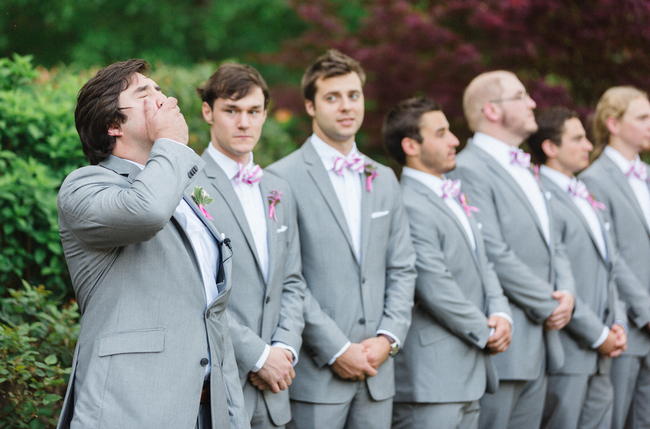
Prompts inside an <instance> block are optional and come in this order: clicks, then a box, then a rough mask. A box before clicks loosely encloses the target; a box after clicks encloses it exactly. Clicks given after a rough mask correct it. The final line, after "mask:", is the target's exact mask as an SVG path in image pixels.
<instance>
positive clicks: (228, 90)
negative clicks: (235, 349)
mask: <svg viewBox="0 0 650 429" xmlns="http://www.w3.org/2000/svg"><path fill="white" fill-rule="evenodd" d="M255 87H259V88H260V89H261V90H262V93H263V94H264V109H266V108H267V107H268V105H269V87H268V86H267V84H266V81H265V80H264V78H263V77H262V75H261V74H260V72H258V71H257V70H256V69H255V68H253V67H251V66H249V65H247V64H236V63H226V64H222V65H221V66H219V68H218V69H217V71H215V72H214V73H213V74H212V76H210V79H208V81H207V82H206V83H205V84H204V85H203V86H201V87H199V88H197V89H196V92H197V93H198V94H199V97H201V100H202V101H205V102H206V103H208V105H209V106H210V108H212V107H213V106H214V101H215V100H216V99H217V98H225V99H227V100H239V99H242V98H244V97H246V96H247V95H248V93H249V92H250V91H251V90H252V89H253V88H255Z"/></svg>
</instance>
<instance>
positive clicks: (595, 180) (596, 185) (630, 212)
mask: <svg viewBox="0 0 650 429" xmlns="http://www.w3.org/2000/svg"><path fill="white" fill-rule="evenodd" d="M580 178H581V179H582V180H584V182H585V183H586V184H587V186H588V187H589V190H590V191H591V192H593V194H594V196H595V197H596V198H597V199H598V200H599V201H602V202H603V203H604V204H605V205H606V206H607V210H606V216H607V217H608V218H609V221H610V224H611V232H612V237H613V239H614V244H615V246H616V248H617V249H619V251H620V253H621V256H622V258H623V259H624V260H625V262H626V263H627V265H628V266H629V268H630V269H631V271H632V273H633V274H634V276H635V277H636V279H627V281H626V280H620V281H619V280H617V282H616V284H617V286H618V292H619V295H620V297H621V299H622V300H623V301H624V302H625V304H626V305H627V314H628V318H629V320H630V321H631V322H632V323H631V326H630V329H629V331H628V350H627V352H626V353H629V354H632V355H636V356H643V355H646V354H648V352H650V335H648V333H647V332H643V331H641V330H640V329H639V327H643V326H645V325H646V324H647V323H648V322H650V263H649V261H650V229H649V228H648V225H647V224H646V222H645V219H644V217H643V212H642V211H641V207H640V206H639V203H638V202H637V201H636V197H635V196H634V192H633V191H632V188H631V187H630V185H629V183H628V182H627V177H625V175H624V174H623V172H621V170H620V169H619V168H618V166H616V164H614V162H613V161H612V160H611V159H610V158H609V157H608V156H607V155H604V154H603V155H602V156H600V157H599V158H598V159H597V160H596V161H594V163H593V164H592V165H591V166H590V167H589V168H587V169H586V170H585V171H584V172H583V173H582V174H581V175H580ZM623 278H624V279H625V277H623ZM634 280H636V281H634Z"/></svg>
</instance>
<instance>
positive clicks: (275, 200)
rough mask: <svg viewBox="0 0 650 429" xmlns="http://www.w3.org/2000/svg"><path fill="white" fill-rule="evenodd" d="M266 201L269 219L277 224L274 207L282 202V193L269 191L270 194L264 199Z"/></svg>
mask: <svg viewBox="0 0 650 429" xmlns="http://www.w3.org/2000/svg"><path fill="white" fill-rule="evenodd" d="M266 200H267V201H268V202H269V218H271V219H273V220H274V221H276V222H277V221H278V218H277V215H276V212H275V207H276V206H277V205H278V204H280V201H281V200H282V192H280V191H271V193H270V194H269V195H268V196H267V197H266Z"/></svg>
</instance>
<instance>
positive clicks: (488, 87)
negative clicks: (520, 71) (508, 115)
mask: <svg viewBox="0 0 650 429" xmlns="http://www.w3.org/2000/svg"><path fill="white" fill-rule="evenodd" d="M510 76H512V77H514V78H515V79H516V78H517V76H515V74H514V73H512V72H509V71H506V70H494V71H489V72H486V73H481V74H480V75H478V76H476V77H475V78H474V79H472V81H471V82H470V83H469V85H467V88H465V92H464V93H463V111H464V112H465V119H466V120H467V125H468V126H469V129H470V130H472V131H476V129H477V128H478V126H479V124H480V122H481V119H483V106H484V105H485V103H488V102H489V101H490V100H496V99H498V98H499V97H501V96H502V95H503V84H502V80H503V79H504V78H505V77H510Z"/></svg>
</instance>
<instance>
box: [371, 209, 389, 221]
mask: <svg viewBox="0 0 650 429" xmlns="http://www.w3.org/2000/svg"><path fill="white" fill-rule="evenodd" d="M388 213H390V210H384V211H381V212H374V213H372V214H371V215H370V219H377V218H378V217H382V216H386V215H387V214H388Z"/></svg>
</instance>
